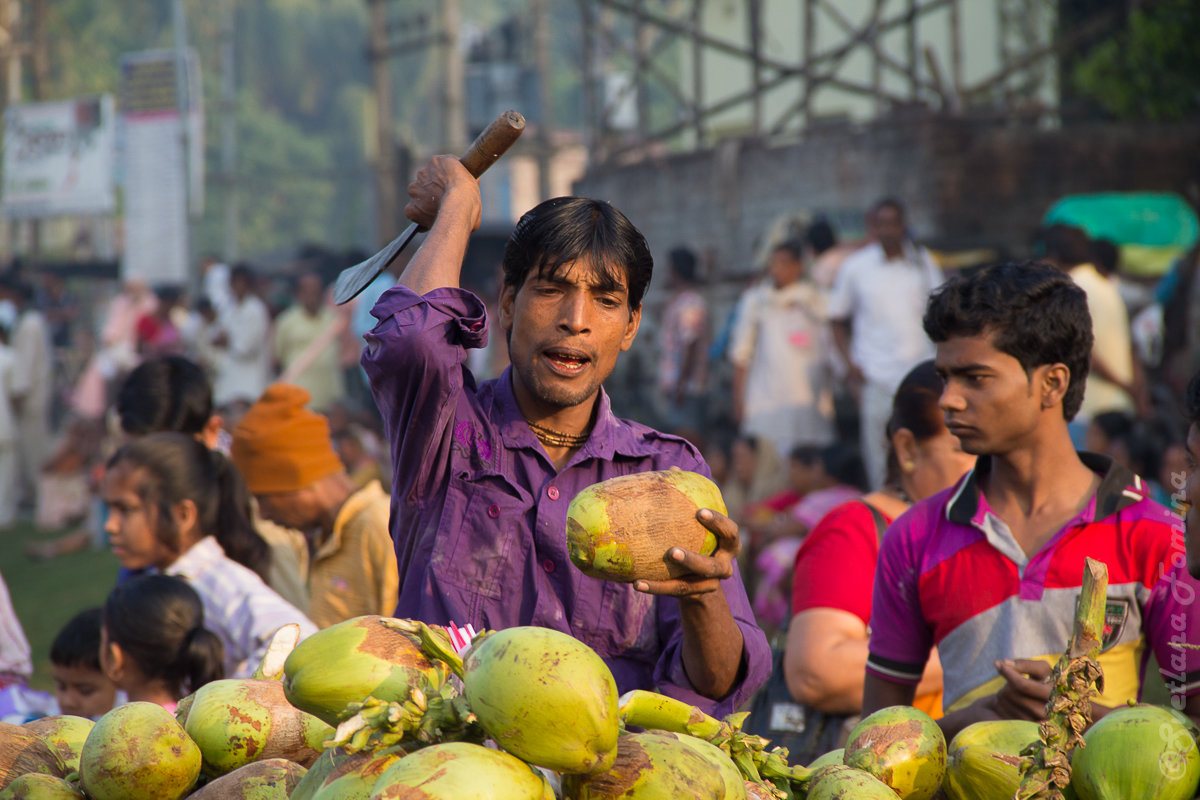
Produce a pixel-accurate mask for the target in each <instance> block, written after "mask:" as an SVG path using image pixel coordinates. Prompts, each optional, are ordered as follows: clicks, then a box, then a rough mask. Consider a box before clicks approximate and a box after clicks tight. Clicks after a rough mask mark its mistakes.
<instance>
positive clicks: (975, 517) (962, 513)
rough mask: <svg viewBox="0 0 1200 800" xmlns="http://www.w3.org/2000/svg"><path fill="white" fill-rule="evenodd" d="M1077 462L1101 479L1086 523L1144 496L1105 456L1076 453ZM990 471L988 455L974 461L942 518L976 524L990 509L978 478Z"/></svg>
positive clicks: (1139, 485) (1140, 482) (1122, 469)
mask: <svg viewBox="0 0 1200 800" xmlns="http://www.w3.org/2000/svg"><path fill="white" fill-rule="evenodd" d="M1079 460H1080V461H1082V462H1083V465H1084V466H1085V467H1087V468H1088V469H1090V470H1091V471H1092V472H1095V473H1096V474H1098V475H1100V476H1101V480H1100V486H1099V487H1098V488H1097V489H1096V495H1095V497H1093V498H1092V501H1091V502H1090V503H1088V507H1087V509H1086V510H1085V511H1084V512H1083V513H1084V516H1085V517H1086V516H1090V517H1091V519H1088V520H1087V521H1089V522H1094V521H1095V520H1102V519H1106V518H1108V517H1110V516H1112V515H1113V514H1116V513H1117V512H1119V511H1121V510H1123V509H1125V508H1127V507H1128V506H1131V505H1133V504H1134V503H1136V502H1138V501H1140V500H1143V499H1144V498H1145V497H1146V493H1147V488H1146V484H1145V482H1144V481H1143V480H1142V479H1141V478H1139V477H1138V476H1137V475H1135V474H1133V473H1132V472H1131V471H1129V470H1128V469H1126V468H1125V467H1122V466H1121V465H1120V464H1116V463H1114V462H1113V460H1112V459H1111V458H1109V457H1108V456H1102V455H1099V454H1097V453H1088V452H1086V451H1080V452H1079ZM991 468H992V457H991V456H980V457H979V458H978V459H977V460H976V462H975V467H974V469H972V470H971V471H970V472H968V473H967V474H966V476H965V477H964V478H963V479H962V481H961V482H960V483H959V485H958V488H957V489H955V490H954V493H953V494H952V495H951V496H950V501H949V502H948V503H947V504H946V519H948V520H950V521H951V522H956V523H958V524H960V525H979V524H980V520H981V519H982V518H983V516H984V515H985V514H987V513H989V512H990V509H988V508H987V499H986V498H984V497H983V493H982V492H981V491H980V489H979V478H980V476H983V475H987V474H988V473H989V472H990V471H991Z"/></svg>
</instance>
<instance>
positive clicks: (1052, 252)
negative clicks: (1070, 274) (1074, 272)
mask: <svg viewBox="0 0 1200 800" xmlns="http://www.w3.org/2000/svg"><path fill="white" fill-rule="evenodd" d="M1041 240H1042V247H1043V248H1044V249H1045V253H1046V258H1050V259H1054V261H1056V262H1058V263H1060V264H1063V265H1064V266H1066V267H1067V268H1070V267H1074V266H1077V265H1079V264H1086V263H1088V262H1089V261H1091V259H1092V246H1091V242H1090V241H1089V239H1088V235H1087V233H1086V232H1085V231H1084V230H1083V228H1077V227H1075V226H1074V225H1064V224H1062V223H1061V222H1060V223H1057V224H1055V225H1051V226H1050V227H1048V228H1046V229H1045V230H1043V231H1042V235H1041Z"/></svg>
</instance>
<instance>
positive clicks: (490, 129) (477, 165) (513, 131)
mask: <svg viewBox="0 0 1200 800" xmlns="http://www.w3.org/2000/svg"><path fill="white" fill-rule="evenodd" d="M524 130H525V118H524V117H523V116H521V115H520V114H519V113H517V112H516V111H505V112H504V113H503V114H501V115H500V116H498V117H496V119H495V120H494V121H493V122H492V124H491V125H488V126H487V128H485V129H484V131H483V133H481V134H479V135H478V136H476V137H475V141H474V142H471V146H470V147H468V148H467V152H465V153H463V156H462V158H460V159H459V161H461V162H462V165H463V166H464V167H466V168H467V172H470V173H471V174H472V175H474V176H475V177H476V178H478V177H479V176H480V175H482V174H483V173H485V172H487V170H488V167H490V166H491V165H492V164H495V163H496V160H497V159H498V158H500V156H502V155H504V151H505V150H507V149H508V148H510V147H512V144H513V142H515V141H516V140H517V138H518V137H519V136H520V135H521V132H522V131H524Z"/></svg>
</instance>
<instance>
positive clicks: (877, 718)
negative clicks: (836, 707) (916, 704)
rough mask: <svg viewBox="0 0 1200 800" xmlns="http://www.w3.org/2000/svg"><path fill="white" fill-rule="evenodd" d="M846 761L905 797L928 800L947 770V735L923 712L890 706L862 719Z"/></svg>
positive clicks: (848, 743)
mask: <svg viewBox="0 0 1200 800" xmlns="http://www.w3.org/2000/svg"><path fill="white" fill-rule="evenodd" d="M842 760H843V762H844V763H845V764H846V766H849V767H854V768H855V769H860V770H862V771H864V772H869V773H870V774H872V775H874V776H875V777H876V778H878V779H879V780H881V781H883V782H884V783H886V784H887V785H888V786H890V787H892V789H893V790H894V791H895V792H896V794H898V795H900V797H901V798H902V800H930V798H932V797H933V796H934V795H935V794H937V791H938V788H939V787H940V786H941V785H942V778H943V776H944V775H945V774H946V739H945V737H944V736H942V729H941V728H939V727H938V724H937V723H936V722H934V721H933V718H932V717H930V716H929V715H928V714H926V713H925V712H924V711H921V710H920V709H916V708H913V707H912V706H891V707H889V708H883V709H880V710H879V711H876V712H875V713H874V714H871V715H870V716H869V717H866V718H864V719H862V720H859V723H858V724H857V725H855V726H854V729H853V730H852V731H850V739H849V740H848V741H847V742H846V752H845V754H844V756H843V759H842Z"/></svg>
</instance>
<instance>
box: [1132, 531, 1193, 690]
mask: <svg viewBox="0 0 1200 800" xmlns="http://www.w3.org/2000/svg"><path fill="white" fill-rule="evenodd" d="M1160 563H1162V562H1160ZM1186 564H1187V559H1186V558H1185V557H1184V554H1183V551H1182V548H1181V547H1180V548H1172V549H1171V550H1169V551H1168V555H1167V557H1166V559H1165V563H1163V566H1164V567H1165V569H1166V571H1165V572H1164V574H1163V576H1162V577H1161V578H1160V579H1159V580H1158V581H1157V582H1156V583H1155V584H1154V587H1153V588H1152V589H1151V590H1150V598H1149V600H1148V602H1147V603H1146V611H1145V620H1144V622H1143V625H1144V626H1145V628H1144V632H1145V635H1146V641H1147V644H1148V645H1149V649H1150V650H1151V651H1152V652H1153V653H1154V657H1155V659H1156V660H1157V661H1158V669H1159V671H1160V672H1161V673H1162V677H1163V681H1164V682H1165V683H1166V685H1167V691H1168V692H1170V694H1171V698H1172V704H1173V705H1174V704H1175V703H1174V700H1175V698H1183V697H1190V696H1191V695H1194V694H1196V693H1198V692H1200V650H1194V649H1189V648H1188V647H1183V646H1182V645H1190V646H1191V647H1196V646H1200V581H1197V580H1196V579H1195V578H1193V577H1192V576H1191V575H1189V574H1188V572H1187V566H1186ZM1177 707H1178V708H1180V709H1182V703H1179V704H1178V706H1177Z"/></svg>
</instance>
